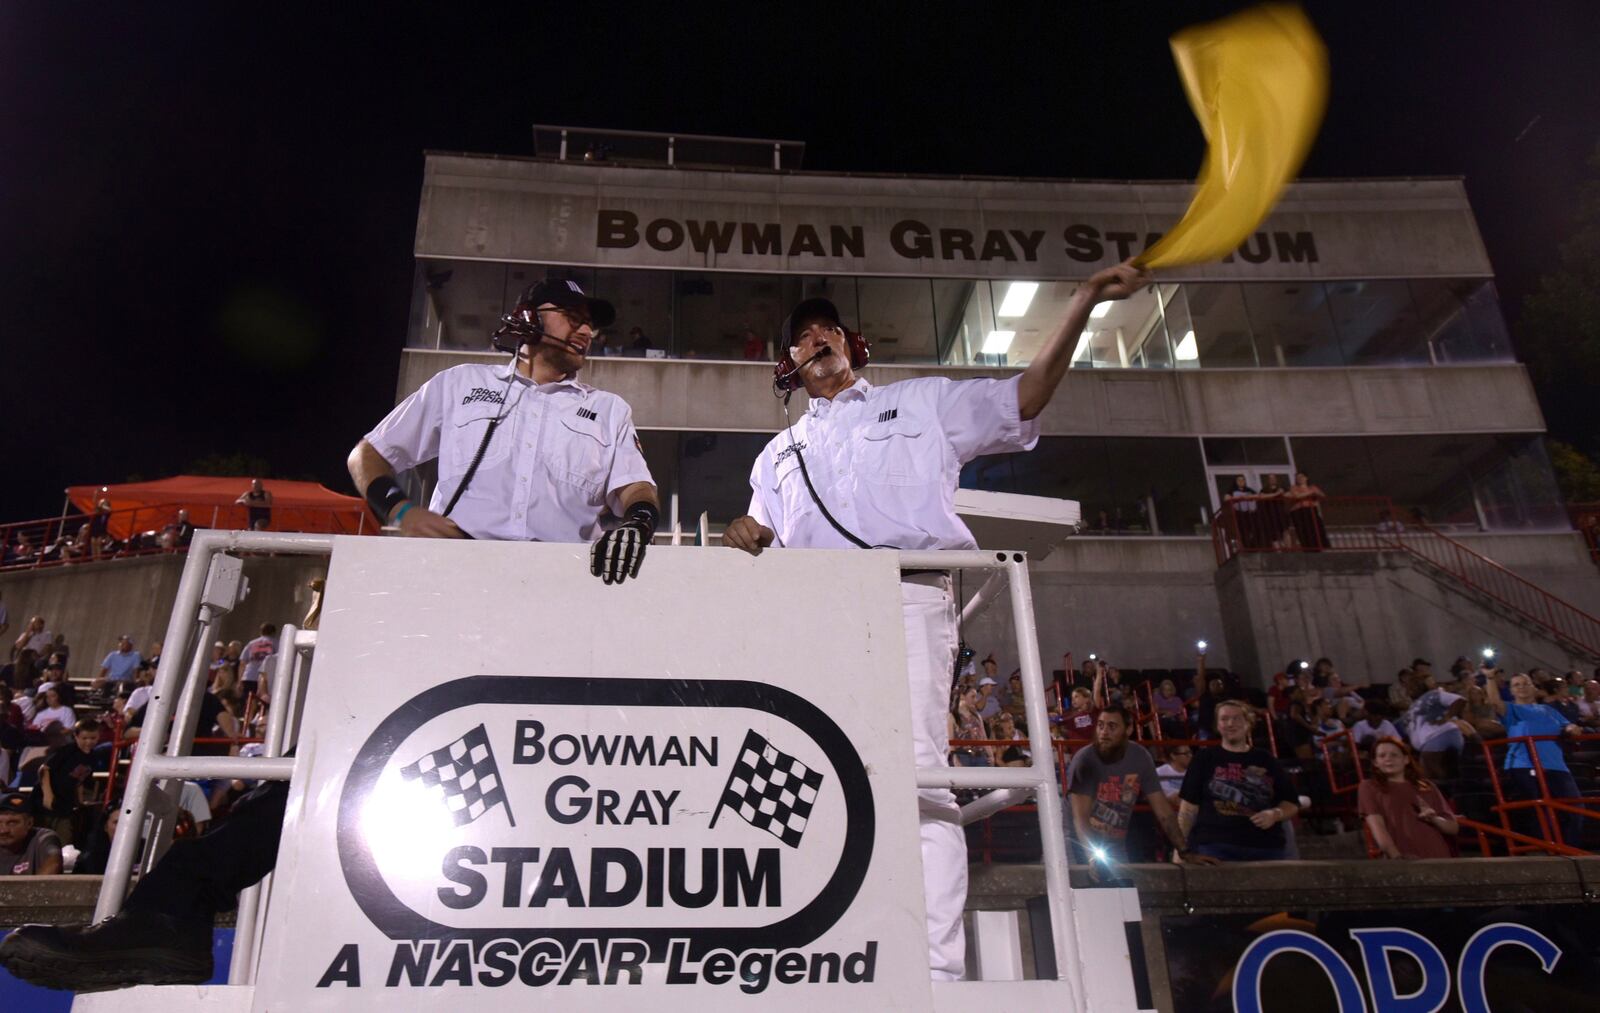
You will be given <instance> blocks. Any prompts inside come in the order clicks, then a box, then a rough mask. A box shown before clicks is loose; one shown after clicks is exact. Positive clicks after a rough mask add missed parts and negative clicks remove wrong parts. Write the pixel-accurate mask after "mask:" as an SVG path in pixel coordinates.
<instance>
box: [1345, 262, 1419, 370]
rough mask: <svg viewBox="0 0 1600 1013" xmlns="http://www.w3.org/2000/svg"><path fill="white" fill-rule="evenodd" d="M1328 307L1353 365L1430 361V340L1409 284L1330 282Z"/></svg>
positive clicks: (1346, 353) (1347, 359) (1347, 356)
mask: <svg viewBox="0 0 1600 1013" xmlns="http://www.w3.org/2000/svg"><path fill="white" fill-rule="evenodd" d="M1328 304H1329V306H1331V307H1332V309H1333V321H1334V326H1335V327H1337V328H1338V331H1339V342H1340V344H1341V345H1343V347H1344V350H1345V358H1346V361H1348V362H1349V363H1350V365H1352V366H1375V365H1385V364H1389V363H1424V362H1428V361H1430V358H1429V355H1428V335H1427V332H1426V331H1425V330H1423V328H1422V323H1421V321H1420V320H1419V319H1418V318H1417V309H1416V305H1415V304H1414V303H1413V302H1412V301H1411V286H1410V285H1409V284H1408V283H1407V282H1404V281H1334V282H1329V283H1328Z"/></svg>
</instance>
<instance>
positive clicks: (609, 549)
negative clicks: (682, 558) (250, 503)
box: [0, 281, 659, 991]
mask: <svg viewBox="0 0 1600 1013" xmlns="http://www.w3.org/2000/svg"><path fill="white" fill-rule="evenodd" d="M615 316H616V313H615V310H614V309H613V308H612V306H611V304H610V303H607V302H603V301H601V300H598V299H590V298H588V297H587V296H585V295H584V293H583V290H582V289H581V288H579V286H578V285H577V283H575V282H567V281H544V282H540V283H538V284H536V285H533V286H531V287H530V288H529V289H528V290H527V291H526V292H525V293H524V294H523V296H522V298H521V299H520V300H519V302H518V304H517V306H516V309H515V310H514V311H513V312H512V314H511V315H509V316H507V317H506V318H505V319H504V326H502V328H501V329H500V330H499V331H498V332H496V334H495V346H496V347H497V348H500V349H501V350H502V351H505V352H509V353H512V354H514V355H515V356H516V358H515V360H514V361H512V362H510V363H508V364H506V365H505V366H502V367H494V366H486V365H476V364H473V365H463V366H455V367H453V368H451V369H447V370H444V371H443V372H441V373H438V374H437V375H435V376H434V377H432V378H431V379H429V380H428V381H427V382H426V383H424V384H423V385H422V387H421V388H420V389H418V390H417V391H416V393H414V394H412V395H411V396H410V397H408V398H406V399H405V400H404V401H402V402H401V403H400V404H399V405H398V406H397V407H396V408H395V409H394V410H393V411H392V412H390V413H389V415H388V417H386V418H385V419H384V420H383V421H382V422H380V423H379V424H378V425H377V427H376V428H374V429H373V430H372V431H371V432H370V433H368V434H367V435H366V437H365V438H364V439H362V440H361V442H360V443H358V444H357V445H356V447H355V449H354V450H352V451H351V452H350V457H349V461H348V465H349V469H350V476H351V478H352V479H354V480H355V483H356V487H357V488H358V489H361V490H363V491H364V492H365V493H366V497H367V502H368V503H369V505H371V506H372V508H373V511H374V512H375V513H376V514H377V515H378V516H379V517H381V518H383V519H384V521H385V522H386V523H387V524H390V525H393V526H396V527H398V528H399V529H400V533H401V534H403V535H408V536H411V537H421V538H487V539H503V540H519V541H528V540H535V541H553V542H585V541H591V540H593V547H592V549H591V551H590V572H591V573H592V574H593V575H595V576H597V577H600V578H601V579H602V580H603V581H604V582H605V583H607V584H617V583H621V582H622V581H624V580H626V579H629V578H631V577H636V576H637V575H638V572H639V566H640V563H641V562H642V560H643V558H644V549H645V546H646V545H647V544H648V543H649V541H650V538H651V536H652V535H653V533H654V530H655V523H656V520H657V518H658V517H659V511H658V508H657V506H656V488H655V485H654V484H653V483H652V482H651V480H650V471H649V468H647V467H646V465H645V462H644V455H643V453H642V452H641V450H640V447H639V443H638V439H637V437H636V435H635V433H634V428H633V419H632V412H631V410H630V409H629V408H628V405H627V403H626V402H624V401H623V400H622V399H621V398H619V397H617V396H616V395H615V394H607V393H605V392H603V391H599V390H596V389H595V388H593V387H590V386H588V385H586V384H582V383H579V382H578V381H577V379H576V377H577V373H578V370H580V369H582V368H583V365H584V363H585V362H586V361H587V353H588V349H589V343H590V341H591V340H592V339H593V338H594V335H595V331H596V329H597V328H598V327H603V326H605V325H607V324H609V323H611V322H612V320H614V319H615ZM434 458H438V460H439V485H438V488H437V489H435V490H434V494H433V499H432V500H431V501H430V503H429V504H428V506H427V507H424V506H422V505H420V504H416V503H413V502H412V501H411V500H410V498H409V497H408V496H407V495H406V493H405V492H404V491H403V490H401V488H400V486H399V483H398V482H396V481H395V478H394V473H395V469H396V468H400V469H405V468H411V467H415V466H416V465H417V464H420V463H422V462H424V461H428V460H432V459H434ZM607 507H609V508H610V509H611V510H612V512H613V513H615V514H617V515H618V516H620V517H621V518H622V522H621V523H620V524H619V525H618V526H616V527H614V528H612V529H611V530H609V531H605V532H603V533H602V531H601V523H600V522H601V517H602V514H603V513H604V512H605V510H606V508H607ZM287 799H288V782H286V781H266V782H263V783H262V784H261V785H260V786H259V787H258V788H257V789H255V790H254V791H252V792H251V793H250V794H249V795H247V796H245V797H244V798H243V799H241V800H240V801H239V802H238V803H237V804H236V805H235V806H234V808H233V811H232V814H231V815H230V817H229V818H228V819H227V820H226V821H225V822H223V823H222V825H221V826H219V827H217V828H216V829H215V830H213V831H212V832H210V833H208V834H205V835H203V836H201V837H198V838H192V839H188V840H181V841H178V842H176V843H174V845H173V846H172V848H171V849H170V850H169V851H168V852H167V854H166V855H165V856H164V857H163V858H162V860H161V861H160V862H159V863H158V864H157V865H156V867H155V868H154V869H152V870H150V872H149V873H147V874H146V875H145V876H144V877H143V878H141V879H140V881H139V883H138V884H137V885H136V886H135V887H134V890H133V892H132V893H131V894H130V895H129V896H128V901H127V904H126V905H125V906H124V908H123V910H122V913H121V914H119V915H117V916H116V917H114V918H111V919H108V920H106V921H104V922H101V923H100V924H98V925H94V926H46V925H30V926H24V927H23V928H20V929H18V930H17V931H15V932H13V933H11V934H10V935H9V936H7V937H6V938H5V940H4V941H0V965H3V966H5V967H6V968H7V969H8V970H10V971H11V973H12V974H13V975H16V976H17V977H20V978H24V979H26V980H28V981H31V982H33V983H34V984H37V985H43V986H45V987H47V988H60V989H67V990H71V991H83V990H88V989H109V988H122V987H126V986H129V985H136V984H152V985H154V984H198V983H201V982H204V981H206V980H208V979H209V978H210V976H211V972H212V960H211V926H212V923H213V919H214V918H215V915H216V912H217V911H218V910H221V909H223V908H225V907H227V906H229V905H231V904H232V902H233V898H234V896H235V895H236V894H237V893H238V891H239V890H241V889H243V888H244V887H246V886H249V885H250V884H252V883H255V882H258V881H259V880H260V879H261V877H262V876H264V875H266V874H267V873H268V872H270V871H271V870H272V868H273V866H274V865H275V864H276V863H277V857H278V841H279V837H280V834H281V832H282V829H283V818H284V808H285V803H286V801H287Z"/></svg>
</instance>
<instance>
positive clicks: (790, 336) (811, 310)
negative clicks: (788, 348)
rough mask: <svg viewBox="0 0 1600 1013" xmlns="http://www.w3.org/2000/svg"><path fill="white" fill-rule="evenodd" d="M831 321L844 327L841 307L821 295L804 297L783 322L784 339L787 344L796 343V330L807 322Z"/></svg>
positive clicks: (836, 325)
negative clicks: (840, 316) (840, 311)
mask: <svg viewBox="0 0 1600 1013" xmlns="http://www.w3.org/2000/svg"><path fill="white" fill-rule="evenodd" d="M819 320H821V321H824V322H826V323H830V324H832V325H833V326H835V327H843V326H844V321H842V320H840V319H839V307H837V306H835V305H834V304H833V303H832V302H830V301H829V300H827V299H823V298H821V297H820V296H818V297H816V298H812V299H803V300H801V302H800V305H798V306H796V307H795V308H794V309H793V310H792V311H791V312H790V313H789V318H788V319H787V320H785V321H784V322H783V341H784V344H785V345H792V344H794V336H795V332H796V331H799V330H801V329H802V328H803V326H804V325H805V324H814V323H816V322H817V321H819Z"/></svg>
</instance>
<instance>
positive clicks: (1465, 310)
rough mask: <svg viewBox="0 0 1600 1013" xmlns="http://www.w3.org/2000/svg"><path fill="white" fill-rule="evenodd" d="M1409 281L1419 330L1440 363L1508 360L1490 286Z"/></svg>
mask: <svg viewBox="0 0 1600 1013" xmlns="http://www.w3.org/2000/svg"><path fill="white" fill-rule="evenodd" d="M1410 284H1411V294H1412V299H1413V300H1414V301H1415V302H1416V304H1417V311H1418V313H1419V314H1420V316H1421V320H1422V327H1423V329H1424V330H1425V331H1426V332H1427V333H1428V334H1429V335H1431V336H1432V338H1433V348H1434V354H1435V356H1436V357H1437V358H1438V361H1440V362H1478V361H1485V360H1490V361H1501V360H1505V361H1509V360H1510V359H1511V347H1510V342H1509V341H1508V340H1507V338H1506V330H1505V319H1504V317H1503V316H1502V315H1501V313H1500V303H1499V299H1498V297H1497V296H1496V295H1495V291H1494V285H1493V284H1491V283H1489V282H1485V281H1437V280H1418V281H1413V282H1411V283H1410Z"/></svg>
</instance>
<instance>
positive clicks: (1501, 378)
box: [395, 349, 1544, 436]
mask: <svg viewBox="0 0 1600 1013" xmlns="http://www.w3.org/2000/svg"><path fill="white" fill-rule="evenodd" d="M505 359H506V357H505V356H503V355H498V354H483V353H476V352H435V351H428V350H421V349H407V350H406V351H405V352H404V353H402V355H401V357H400V379H399V389H398V390H397V391H396V397H395V401H396V403H399V401H400V400H401V399H403V398H405V397H406V396H407V395H408V394H410V393H411V392H412V391H414V390H416V389H417V388H418V387H420V386H422V383H423V381H425V380H427V379H428V377H430V376H432V375H433V374H435V373H437V372H439V371H440V370H442V369H447V368H449V367H451V366H456V365H460V364H461V363H464V362H486V363H494V364H499V363H502V362H504V361H505ZM1015 372H1016V371H1015V370H995V369H973V368H962V367H957V366H923V367H919V366H869V367H868V368H867V369H866V371H865V373H864V375H865V376H866V377H867V379H868V380H870V381H871V382H872V383H875V384H888V383H893V382H895V381H896V380H904V379H909V378H911V377H916V376H949V377H954V378H957V379H962V378H966V377H973V376H1009V375H1012V374H1013V373H1015ZM583 380H584V382H585V383H589V384H593V385H594V386H596V387H600V388H602V389H604V390H608V391H611V392H613V393H615V394H617V395H618V396H620V397H621V398H622V399H623V400H625V401H627V402H628V404H629V405H631V406H632V408H633V417H634V421H635V423H637V424H638V425H639V427H640V428H643V429H674V430H683V429H688V430H696V429H698V430H716V431H723V432H738V431H745V432H777V431H778V430H779V429H781V428H783V409H782V407H781V406H780V404H779V402H778V401H777V400H776V399H775V398H774V397H773V396H772V367H771V365H769V364H767V363H760V362H724V361H714V360H706V359H626V358H606V359H595V360H592V361H590V363H589V365H588V366H586V367H585V368H584V371H583ZM801 398H802V401H801V402H800V403H801V404H803V403H804V402H803V398H804V395H803V394H802V395H801ZM1307 405H1315V406H1316V410H1315V411H1307V410H1306V406H1307ZM1040 425H1041V426H1042V427H1043V431H1044V435H1046V436H1196V435H1206V436H1219V435H1227V436H1237V435H1245V434H1254V435H1263V436H1280V435H1285V434H1287V435H1291V436H1315V435H1332V436H1341V435H1356V436H1381V435H1394V434H1406V433H1508V432H1542V431H1543V430H1544V416H1543V415H1542V414H1541V413H1540V411H1539V403H1538V400H1537V398H1535V396H1534V393H1533V386H1532V384H1531V383H1530V382H1529V380H1528V373H1527V370H1526V369H1525V368H1524V367H1522V366H1521V365H1519V364H1517V363H1496V364H1487V365H1474V366H1436V367H1428V368H1418V367H1393V368H1389V367H1363V368H1355V369H1332V368H1328V369H1183V370H1159V369H1148V370H1145V369H1126V370H1124V369H1074V370H1070V371H1068V373H1067V376H1066V379H1065V380H1064V381H1063V382H1062V385H1061V388H1060V390H1059V391H1058V392H1057V394H1056V396H1055V398H1054V399H1052V400H1051V402H1050V404H1049V406H1048V407H1046V408H1045V410H1044V413H1043V414H1042V415H1041V416H1040Z"/></svg>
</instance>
